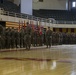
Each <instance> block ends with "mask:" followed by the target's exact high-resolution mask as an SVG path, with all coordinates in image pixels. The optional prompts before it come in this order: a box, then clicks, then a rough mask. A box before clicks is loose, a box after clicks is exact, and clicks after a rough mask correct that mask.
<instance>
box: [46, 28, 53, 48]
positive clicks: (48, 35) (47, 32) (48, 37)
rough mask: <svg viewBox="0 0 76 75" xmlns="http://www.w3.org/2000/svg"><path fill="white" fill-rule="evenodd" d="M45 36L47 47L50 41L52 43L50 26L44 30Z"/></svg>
mask: <svg viewBox="0 0 76 75" xmlns="http://www.w3.org/2000/svg"><path fill="white" fill-rule="evenodd" d="M45 38H46V46H47V48H48V46H49V48H50V47H51V43H52V31H51V29H50V27H48V30H47V31H46V34H45Z"/></svg>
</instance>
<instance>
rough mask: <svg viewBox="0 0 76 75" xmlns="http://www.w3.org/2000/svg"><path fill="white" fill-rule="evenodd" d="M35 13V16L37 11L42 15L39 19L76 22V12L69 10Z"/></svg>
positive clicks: (41, 10)
mask: <svg viewBox="0 0 76 75" xmlns="http://www.w3.org/2000/svg"><path fill="white" fill-rule="evenodd" d="M34 11H35V12H34V13H33V15H35V16H39V15H36V11H37V13H38V14H41V16H39V17H43V18H54V19H55V20H57V21H76V15H75V13H76V12H72V11H67V10H45V9H40V10H34Z"/></svg>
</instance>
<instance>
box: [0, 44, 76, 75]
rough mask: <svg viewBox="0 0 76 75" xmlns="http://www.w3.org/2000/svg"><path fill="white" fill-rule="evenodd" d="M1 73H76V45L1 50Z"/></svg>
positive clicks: (62, 74)
mask: <svg viewBox="0 0 76 75" xmlns="http://www.w3.org/2000/svg"><path fill="white" fill-rule="evenodd" d="M0 75H76V45H57V46H52V47H51V48H46V47H45V46H43V47H35V48H34V47H32V48H31V50H29V51H28V50H25V49H9V50H8V49H7V50H6V49H5V50H0Z"/></svg>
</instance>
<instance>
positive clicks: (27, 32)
mask: <svg viewBox="0 0 76 75" xmlns="http://www.w3.org/2000/svg"><path fill="white" fill-rule="evenodd" d="M24 32H25V34H24V42H25V46H26V49H28V50H29V49H30V46H31V27H30V26H29V23H28V22H27V27H26V28H25V30H24Z"/></svg>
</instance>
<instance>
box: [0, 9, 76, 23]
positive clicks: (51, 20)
mask: <svg viewBox="0 0 76 75" xmlns="http://www.w3.org/2000/svg"><path fill="white" fill-rule="evenodd" d="M0 14H1V15H6V16H12V17H18V18H23V19H29V20H35V21H40V22H47V23H52V24H76V21H56V20H55V19H53V18H48V19H46V18H41V17H35V16H32V15H28V14H22V13H14V12H9V11H4V9H3V8H0Z"/></svg>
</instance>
